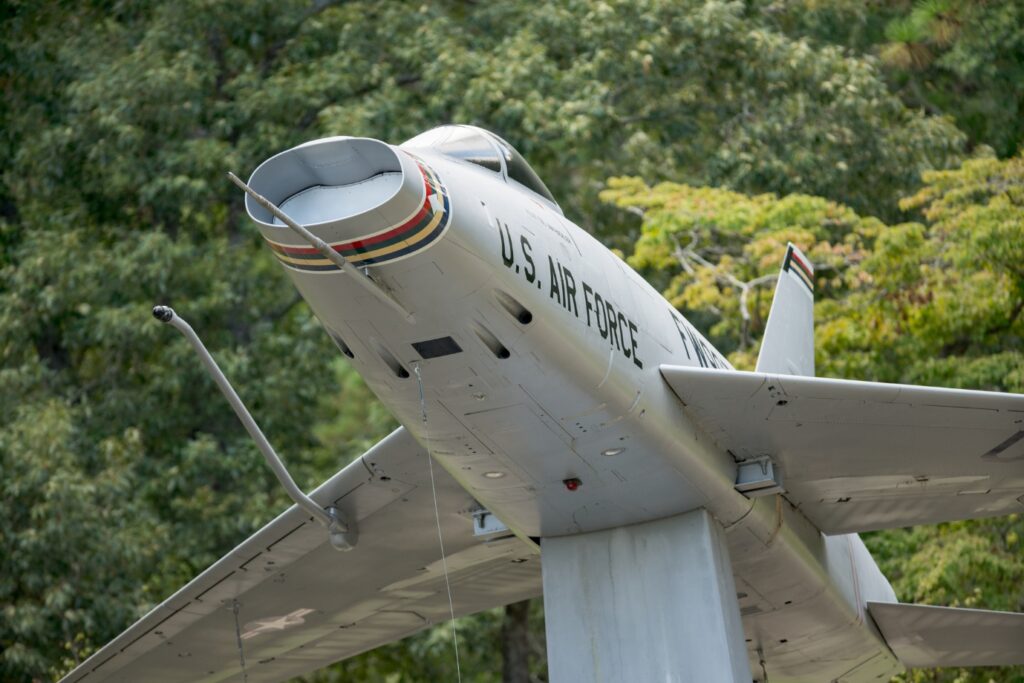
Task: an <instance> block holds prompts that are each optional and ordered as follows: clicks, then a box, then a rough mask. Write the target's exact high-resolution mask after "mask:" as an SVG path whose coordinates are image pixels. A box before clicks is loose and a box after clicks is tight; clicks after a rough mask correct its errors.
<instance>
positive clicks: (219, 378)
mask: <svg viewBox="0 0 1024 683" xmlns="http://www.w3.org/2000/svg"><path fill="white" fill-rule="evenodd" d="M153 317H154V318H156V319H157V320H159V321H161V322H165V323H167V324H169V325H170V326H171V327H173V328H174V329H176V330H178V331H179V332H181V333H182V334H183V335H184V336H185V339H187V340H188V342H189V343H190V344H191V345H192V348H193V349H195V351H196V353H197V354H199V359H200V360H201V361H202V362H203V365H204V366H206V370H207V372H209V374H210V376H211V377H212V378H213V381H214V382H216V384H217V387H218V388H219V389H220V391H221V393H222V394H224V398H226V399H227V400H228V403H230V404H231V407H232V408H233V409H234V411H235V415H237V416H238V419H239V421H241V423H242V426H243V427H245V431H247V432H249V436H251V437H252V440H253V441H255V442H256V447H257V448H259V449H260V453H262V454H263V457H264V458H265V459H266V461H267V464H268V465H270V469H271V470H273V472H274V475H275V476H276V477H277V480H278V481H279V482H281V485H282V486H283V487H284V490H285V492H287V493H288V497H289V498H291V499H292V500H293V501H295V504H296V505H298V506H299V507H301V508H302V509H303V510H305V511H306V512H308V513H309V514H311V515H312V516H313V517H314V518H316V519H317V520H318V521H319V522H320V523H321V524H323V525H324V526H325V527H327V532H328V533H329V534H330V538H331V545H333V546H334V547H335V548H337V549H338V550H351V549H352V548H353V547H354V546H355V543H356V539H357V533H356V529H355V525H354V524H349V523H347V522H346V521H345V520H344V519H342V517H341V514H340V513H339V512H338V510H337V509H335V508H333V507H329V508H323V507H321V506H320V505H319V504H318V503H317V502H316V501H315V500H313V499H312V498H310V497H309V496H307V495H306V494H305V493H303V492H302V490H301V489H300V488H299V487H298V486H297V485H296V484H295V480H294V479H292V475H291V474H290V473H289V472H288V468H286V467H285V466H284V463H283V462H282V461H281V458H280V457H279V456H278V455H277V453H276V452H275V451H274V447H273V446H271V445H270V442H269V441H267V437H266V436H264V434H263V430H261V429H260V427H259V425H258V424H256V420H254V419H253V417H252V415H251V414H250V413H249V410H248V408H246V407H245V404H244V403H242V399H240V398H239V397H238V394H237V393H236V392H235V389H234V387H232V386H231V382H229V381H228V378H227V377H225V376H224V373H223V372H221V369H220V366H218V365H217V361H215V360H214V359H213V356H211V355H210V352H209V351H208V350H207V349H206V346H205V345H204V344H203V341H202V340H201V339H200V338H199V335H197V334H196V333H195V330H193V329H192V326H191V325H189V324H188V323H187V322H186V321H185V319H184V318H181V317H180V316H178V315H177V314H176V313H175V312H174V309H172V308H171V307H170V306H156V307H154V308H153Z"/></svg>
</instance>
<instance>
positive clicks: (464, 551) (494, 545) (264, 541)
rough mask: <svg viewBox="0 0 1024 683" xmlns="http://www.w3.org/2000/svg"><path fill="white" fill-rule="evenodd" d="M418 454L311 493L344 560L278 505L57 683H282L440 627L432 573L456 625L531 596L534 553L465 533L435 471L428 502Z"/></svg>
mask: <svg viewBox="0 0 1024 683" xmlns="http://www.w3.org/2000/svg"><path fill="white" fill-rule="evenodd" d="M427 457H428V456H427V454H426V452H425V451H424V450H423V448H422V447H421V446H420V445H419V444H418V443H417V442H416V441H415V440H414V439H413V438H412V436H411V435H410V434H409V433H408V432H407V431H406V430H405V429H404V428H399V429H398V430H396V431H395V432H394V433H393V434H392V435H391V436H389V437H387V438H386V439H384V440H383V441H381V442H380V443H379V444H377V445H376V446H374V447H373V448H372V449H371V450H370V451H368V452H367V453H366V454H364V455H363V456H362V457H361V458H359V459H358V460H356V461H355V462H353V463H352V464H350V465H349V466H347V467H346V468H345V469H343V470H342V471H341V472H339V473H338V474H336V475H335V476H333V477H331V478H330V479H329V480H328V481H327V482H325V483H324V484H323V485H321V486H320V487H319V488H317V490H316V491H314V492H313V493H312V494H311V497H312V498H313V499H314V500H315V501H316V502H317V503H319V504H321V505H328V504H333V505H335V506H337V507H338V509H339V510H341V511H342V512H343V513H344V515H345V517H346V519H349V520H356V521H357V522H358V524H359V532H360V537H359V543H358V544H357V545H356V547H355V548H354V549H353V550H352V551H350V552H347V553H340V552H338V551H337V550H335V549H334V548H332V547H331V544H330V543H329V542H328V537H327V531H326V529H325V528H324V527H323V526H321V525H320V524H318V523H316V522H314V521H313V519H312V518H311V517H310V515H309V513H307V512H305V511H303V510H300V509H299V508H298V506H292V507H291V508H290V509H288V510H286V511H285V512H283V513H282V514H281V515H280V516H278V517H277V519H275V520H273V521H272V522H270V523H269V524H267V525H266V526H265V527H263V528H262V529H261V530H259V531H257V532H256V533H255V534H253V535H252V536H251V537H250V538H249V539H248V540H246V541H245V542H243V543H242V544H241V545H239V546H238V547H237V548H235V549H234V550H232V551H231V552H230V553H228V554H227V555H225V556H224V557H223V558H221V559H220V560H218V561H217V563H216V564H214V565H213V566H212V567H210V568H209V569H207V570H206V571H204V572H203V573H202V574H200V575H199V576H198V577H196V578H195V579H193V580H192V581H191V582H189V583H188V584H187V585H186V586H185V587H184V588H182V589H181V590H179V591H178V592H177V593H175V594H174V595H172V596H171V597H169V598H168V599H167V600H165V601H164V602H163V603H162V604H160V605H158V606H157V607H155V608H154V609H153V610H152V611H151V612H150V613H149V614H147V615H146V616H144V617H142V619H140V620H139V621H137V622H136V623H135V624H134V625H132V626H130V627H129V628H128V629H127V630H126V631H125V632H124V633H122V634H121V635H120V636H118V637H117V638H115V639H114V640H112V641H111V642H110V643H108V644H107V645H106V646H105V647H103V648H102V649H101V650H99V651H98V652H97V653H96V654H94V655H93V656H92V657H90V658H89V659H88V660H86V661H85V662H84V663H83V664H81V665H80V666H79V667H78V668H76V669H75V670H74V671H72V672H71V673H70V674H68V675H67V676H66V677H65V678H64V679H63V680H62V682H61V683H79V682H81V683H103V682H104V681H108V682H115V681H116V682H117V683H134V682H135V681H147V682H148V683H185V682H186V681H188V682H190V683H195V682H202V683H229V682H230V683H235V682H237V683H242V682H243V681H247V682H248V683H274V682H276V681H286V680H288V679H290V678H293V677H294V676H299V675H302V674H305V673H308V672H310V671H313V670H315V669H318V668H320V667H323V666H326V665H328V664H330V663H331V662H336V661H338V660H341V659H345V658H347V657H351V656H352V655H355V654H358V653H360V652H363V651H365V650H369V649H371V648H374V647H377V646H378V645H383V644H385V643H390V642H394V641H396V640H399V639H400V638H404V637H405V636H407V635H411V634H413V633H416V632H417V631H419V630H421V629H423V628H426V627H427V626H430V625H431V624H436V623H438V622H443V621H446V620H447V619H448V615H449V603H448V601H449V597H448V592H447V590H446V581H445V574H444V569H445V566H446V567H447V572H448V574H449V578H450V580H451V599H452V600H453V605H452V608H453V609H454V611H455V614H456V616H461V615H464V614H472V613H473V612H478V611H480V610H483V609H488V608H490V607H497V606H499V605H505V604H508V603H510V602H516V601H518V600H524V599H526V598H530V597H534V596H537V595H540V593H541V576H540V558H539V557H538V556H537V551H536V549H535V548H534V547H533V546H530V545H528V544H527V543H526V542H524V541H521V540H520V539H518V538H516V537H514V536H511V535H509V534H505V535H504V537H502V536H497V535H495V534H490V535H487V536H477V535H475V534H474V532H473V519H472V517H471V511H472V509H473V507H474V505H475V502H474V500H473V498H472V497H471V496H470V495H469V494H468V493H466V491H465V490H464V489H463V488H462V487H461V486H460V485H459V484H458V483H457V482H456V481H455V480H454V479H453V478H452V477H451V476H450V475H449V474H448V473H447V472H445V471H444V470H443V469H441V468H440V467H435V468H434V470H435V477H436V489H437V498H436V501H435V499H434V497H433V495H432V492H431V483H430V475H429V470H428V466H427ZM435 505H437V509H438V512H439V514H440V517H441V527H442V530H443V533H444V545H445V550H446V552H447V563H446V565H445V563H443V562H442V561H441V559H440V550H439V548H438V537H437V528H436V526H435V518H434V506H435ZM236 610H237V612H236ZM243 660H244V662H245V665H244V666H245V668H244V670H243V668H242V666H243V665H242V661H243Z"/></svg>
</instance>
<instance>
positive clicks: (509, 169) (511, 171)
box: [494, 135, 557, 204]
mask: <svg viewBox="0 0 1024 683" xmlns="http://www.w3.org/2000/svg"><path fill="white" fill-rule="evenodd" d="M494 138H495V140H496V141H497V143H498V146H499V147H500V148H501V151H502V153H503V154H504V156H505V172H506V173H508V177H509V178H511V179H512V180H514V181H516V182H517V183H519V184H520V185H523V186H525V187H528V188H530V189H531V190H533V191H534V192H536V193H537V194H539V195H540V196H541V197H544V198H546V199H549V200H551V202H552V203H554V204H557V202H556V201H555V198H554V197H552V196H551V191H550V190H548V187H547V185H545V184H544V181H543V180H541V179H540V176H538V175H537V174H536V172H534V170H533V169H532V168H531V167H530V164H528V163H526V159H524V158H523V155H522V154H520V153H519V152H518V151H516V148H515V147H513V146H512V145H510V144H508V143H507V142H505V141H504V140H502V139H501V138H499V137H498V136H497V135H495V136H494Z"/></svg>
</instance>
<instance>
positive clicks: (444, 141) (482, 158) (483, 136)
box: [403, 126, 558, 206]
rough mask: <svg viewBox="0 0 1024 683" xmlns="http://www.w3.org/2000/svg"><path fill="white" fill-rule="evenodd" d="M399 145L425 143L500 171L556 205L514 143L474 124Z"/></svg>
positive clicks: (435, 131) (431, 132)
mask: <svg viewBox="0 0 1024 683" xmlns="http://www.w3.org/2000/svg"><path fill="white" fill-rule="evenodd" d="M403 146H408V147H429V148H431V149H434V150H437V151H438V152H441V153H442V154H446V155H448V156H450V157H454V158H456V159H461V160H463V161H468V162H469V163H471V164H476V165H477V166H483V167H484V168H486V169H488V170H490V171H495V172H496V173H501V172H502V171H504V173H505V175H506V177H508V178H511V179H512V180H514V181H516V182H517V183H519V184H520V185H522V186H524V187H526V188H528V189H530V190H533V191H534V192H536V193H537V194H539V195H540V196H541V197H544V198H545V199H547V200H548V201H550V202H551V203H552V204H555V205H556V206H557V205H558V203H557V202H556V201H555V198H554V197H552V196H551V192H550V191H549V190H548V188H547V186H546V185H544V181H542V180H541V179H540V177H539V176H538V175H537V174H536V173H535V172H534V170H533V169H532V168H530V165H529V164H528V163H526V159H524V158H523V155H522V154H520V153H519V152H517V151H516V149H515V147H513V146H512V145H510V144H508V143H507V142H505V141H504V140H502V139H501V138H499V137H498V136H497V135H494V134H493V133H489V132H487V131H485V130H483V129H482V128H477V127H475V126H441V127H440V128H434V129H433V130H428V131H427V132H426V133H421V134H420V135H417V136H416V137H414V138H413V139H411V140H409V141H408V142H406V143H405V144H404V145H403Z"/></svg>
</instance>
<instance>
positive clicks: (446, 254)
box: [249, 138, 901, 681]
mask: <svg viewBox="0 0 1024 683" xmlns="http://www.w3.org/2000/svg"><path fill="white" fill-rule="evenodd" d="M300 156H301V157H302V162H303V166H304V167H308V168H315V169H321V170H320V172H322V173H325V174H328V175H330V174H335V176H332V177H331V178H330V182H311V181H310V179H309V178H305V179H301V184H302V185H303V187H309V186H311V185H316V186H317V187H314V188H313V190H308V191H305V192H300V193H299V194H296V195H291V193H289V191H288V190H287V187H282V185H281V182H280V181H281V178H284V177H286V175H287V174H289V173H293V172H294V168H293V166H294V161H295V159H296V158H297V157H300ZM511 163H513V159H512V157H511V155H508V156H506V157H505V159H504V161H503V162H502V164H501V168H496V169H493V170H492V169H490V168H486V167H483V166H481V165H479V164H478V163H471V162H470V161H465V160H460V159H457V158H453V157H452V156H451V155H449V154H444V153H441V152H439V151H437V149H435V148H434V147H431V146H429V145H425V144H423V141H422V140H421V139H419V138H417V139H414V140H412V141H410V142H409V143H406V144H405V145H403V146H401V147H392V146H389V145H385V144H384V143H382V142H379V141H375V140H366V139H357V138H331V139H327V140H321V141H317V142H314V143H310V144H309V145H305V146H302V147H299V148H296V149H294V150H289V151H288V152H285V153H283V154H281V155H278V156H276V157H273V158H271V159H270V160H268V161H267V162H265V163H264V164H263V165H262V166H261V167H260V168H259V169H257V170H256V172H255V173H254V174H253V178H252V180H251V181H250V184H251V185H252V186H253V187H254V189H256V190H257V191H259V192H261V193H263V194H266V195H267V196H268V198H269V199H270V200H271V201H274V202H276V203H278V204H279V205H281V208H282V209H283V210H284V211H285V212H286V213H288V214H289V215H290V216H291V217H292V218H294V219H295V220H296V221H298V222H299V223H301V224H303V225H304V226H306V227H307V228H309V229H310V230H311V231H312V232H313V233H314V234H315V235H317V236H318V237H320V238H321V239H323V240H325V241H326V242H328V243H329V244H331V245H334V246H335V248H336V250H338V251H339V252H340V253H342V254H343V255H344V256H346V258H347V259H348V260H349V262H350V263H351V264H352V266H351V267H358V268H365V269H366V270H365V272H366V273H367V274H368V275H369V276H370V277H371V278H372V279H373V280H374V281H375V282H377V283H378V284H379V285H380V286H381V287H382V288H383V289H382V291H384V292H386V294H384V295H385V296H390V297H393V298H394V299H395V300H396V301H397V302H398V303H399V304H400V305H401V306H402V307H404V308H405V309H406V310H407V311H409V312H410V313H411V314H412V316H413V317H414V322H410V321H409V320H407V319H406V318H404V317H403V316H402V315H401V314H400V313H399V312H397V311H396V310H395V309H394V308H393V307H390V306H387V305H383V304H382V301H381V298H380V296H375V295H374V294H373V293H372V292H370V291H368V290H367V289H364V288H361V287H358V286H355V285H354V284H353V283H352V281H351V279H350V278H348V277H346V276H344V275H342V274H340V273H339V272H338V270H337V268H336V267H335V266H333V265H332V264H331V263H330V262H329V261H327V260H326V259H324V258H323V257H322V256H321V255H320V254H318V253H317V252H316V251H315V250H314V249H312V248H311V247H310V246H309V244H308V243H306V242H304V241H303V240H302V238H301V237H299V236H298V235H296V234H295V233H294V232H292V231H291V230H290V229H289V228H287V227H285V226H283V225H281V224H279V223H276V222H275V221H274V220H273V219H272V218H271V217H270V216H269V214H265V213H261V211H260V209H258V208H257V207H254V206H253V205H250V207H249V208H250V212H251V213H252V214H253V216H254V218H256V219H257V221H258V222H259V223H260V226H261V230H262V233H263V236H264V237H265V238H266V239H267V240H268V241H269V242H271V246H272V248H273V249H274V252H275V255H276V256H277V257H278V258H279V259H280V260H281V262H282V264H283V265H284V266H285V267H286V270H287V272H288V274H289V276H290V277H291V279H292V281H293V282H294V283H295V285H296V287H298V289H299V291H300V292H301V294H302V296H303V297H304V298H305V299H306V301H307V302H308V303H309V305H310V306H311V307H312V309H313V311H314V312H315V313H316V315H317V317H318V318H319V319H320V321H321V322H322V323H323V325H324V327H325V328H326V330H327V331H328V333H329V334H330V335H331V337H332V338H333V339H334V340H335V342H336V343H337V344H338V346H339V348H340V349H341V350H342V352H343V353H345V354H346V355H347V356H349V357H350V359H351V363H352V364H353V366H354V367H355V368H356V370H357V371H358V372H359V373H360V374H361V375H362V377H363V378H364V379H365V381H366V383H367V384H368V385H369V386H370V388H371V389H372V390H373V391H374V393H375V394H376V395H377V396H378V397H379V398H380V400H381V401H382V402H383V403H384V405H385V406H386V407H387V408H388V409H389V410H391V411H392V412H393V413H394V415H395V416H396V417H397V419H398V420H399V421H400V422H401V423H402V424H403V425H404V426H405V427H406V428H407V429H408V430H409V431H410V432H412V433H413V434H414V435H415V437H416V439H417V440H418V441H419V442H420V443H421V444H423V445H424V446H425V447H427V448H428V449H429V451H430V452H431V453H432V454H433V456H434V458H435V459H436V461H437V462H438V463H440V464H441V465H442V466H443V467H444V468H445V470H447V471H448V472H449V473H450V474H451V475H452V476H453V477H454V478H455V479H456V480H457V481H458V482H459V483H460V484H462V485H463V486H464V487H465V488H466V489H467V490H468V491H469V492H470V493H471V494H472V495H473V497H475V498H476V500H478V501H479V502H480V503H481V504H482V505H483V506H485V507H486V508H487V509H488V510H490V511H491V512H492V513H494V514H495V515H496V516H497V517H498V518H500V519H501V521H502V522H504V523H505V524H506V525H507V526H508V527H509V529H511V530H512V531H513V532H514V533H515V534H517V535H519V536H521V537H523V538H531V539H537V538H541V539H543V538H546V537H556V536H564V535H569V534H579V533H585V532H591V531H598V530H602V529H608V528H613V527H620V526H624V525H629V524H634V523H639V522H644V521H650V520H655V519H660V518H664V517H669V516H672V515H676V514H679V513H683V512H686V511H690V510H695V509H699V508H706V509H707V510H708V511H709V512H710V513H711V514H712V515H713V516H714V517H715V518H716V519H717V520H718V521H719V522H720V523H721V525H722V526H723V528H724V529H725V530H726V535H727V539H728V545H729V552H730V561H731V563H732V567H733V573H734V578H735V583H736V590H737V595H738V597H739V605H740V611H741V615H742V619H743V625H744V631H745V636H746V638H747V647H748V654H749V658H750V661H751V668H752V670H753V671H755V672H758V673H759V672H760V667H759V666H758V661H759V660H760V659H761V658H762V654H763V656H764V657H767V658H768V660H769V661H771V662H772V670H770V671H769V676H770V677H771V679H772V680H794V681H822V680H841V681H869V680H876V679H877V678H886V677H887V676H888V675H890V674H891V673H894V672H897V671H899V670H900V668H901V667H900V665H899V663H898V662H897V660H896V659H895V657H893V655H892V654H891V653H890V651H889V649H888V648H887V646H886V645H885V643H884V641H883V640H882V638H881V637H880V636H879V634H878V632H877V630H876V628H875V626H874V625H873V623H872V622H871V620H870V619H869V618H868V617H867V615H866V611H865V605H866V602H867V601H869V600H871V601H877V602H895V600H896V598H895V595H894V593H893V591H892V589H891V587H890V586H889V584H888V582H887V581H886V579H885V578H884V577H883V576H882V574H881V572H880V571H879V569H878V567H877V566H876V564H875V562H874V561H873V560H872V558H871V557H870V555H869V554H868V552H867V550H866V548H865V547H864V545H863V543H862V542H861V540H860V538H859V537H858V536H856V535H855V534H852V535H841V536H824V535H823V534H822V533H821V532H819V531H818V530H817V529H816V528H815V527H814V526H813V525H812V524H811V523H810V522H808V521H807V520H806V519H805V518H804V517H803V515H802V514H801V513H800V512H799V511H798V510H797V509H795V508H794V507H792V506H791V505H790V504H789V503H788V502H787V501H786V500H785V499H784V498H783V497H781V496H779V495H771V496H765V497H760V498H753V499H752V498H748V497H746V496H744V495H743V494H741V493H739V492H737V491H736V489H735V488H734V485H735V481H736V462H735V459H734V458H733V457H732V456H731V455H730V453H728V452H726V451H724V450H722V449H720V448H719V447H718V446H716V444H715V442H714V441H713V440H712V439H711V438H710V437H709V436H708V435H706V434H705V433H703V432H702V431H701V430H700V429H698V428H697V427H696V426H695V425H694V424H693V422H692V421H691V419H690V418H689V417H688V415H687V414H686V412H685V411H684V410H683V406H682V404H681V402H680V399H679V398H678V397H677V396H676V394H675V393H673V391H672V390H671V389H670V388H669V386H668V385H667V384H666V383H665V381H664V380H663V378H662V376H661V374H660V372H659V366H661V365H662V364H672V365H677V366H680V365H691V366H705V367H715V368H720V369H728V368H730V367H731V366H729V364H728V362H727V361H726V360H725V358H724V357H723V356H722V355H721V354H720V353H719V352H718V351H717V350H715V349H714V347H712V345H711V344H710V343H709V342H708V341H707V340H706V339H704V337H703V336H701V334H700V333H699V332H698V331H697V330H696V329H695V328H694V327H693V326H692V325H691V324H690V323H689V322H688V321H687V320H686V319H685V318H684V317H683V316H681V315H680V314H679V313H678V312H677V311H676V310H675V309H674V308H673V307H672V306H671V305H670V304H669V303H668V302H667V301H666V300H665V299H664V298H663V297H662V296H661V295H660V294H659V293H658V292H657V291H656V290H655V289H653V288H652V287H651V286H650V285H648V284H647V283H646V282H645V281H644V280H643V278H641V277H640V276H639V275H638V274H636V273H635V272H634V271H633V270H632V269H631V268H630V267H629V266H628V265H627V264H626V263H625V262H624V261H623V260H622V259H621V258H619V257H618V256H616V255H615V254H613V253H612V252H611V251H609V250H608V249H607V248H605V247H604V246H603V245H602V244H600V243H599V242H598V241H597V240H595V239H594V238H593V237H591V236H590V235H589V234H588V233H587V232H585V231H584V230H582V229H580V228H579V227H577V226H576V225H574V224H573V223H572V222H571V221H569V220H567V219H566V218H565V217H564V216H563V215H562V212H561V211H560V209H559V208H558V207H557V205H556V204H554V203H553V202H551V201H549V200H548V199H547V198H546V197H544V196H542V195H541V194H538V193H537V192H534V191H531V190H530V189H528V188H527V187H525V186H524V185H522V184H520V183H519V182H517V181H516V180H513V179H511V178H510V177H509V175H510V173H509V165H511ZM296 182H299V181H296ZM328 186H329V187H328ZM275 192H276V193H277V196H274V193H275ZM395 226H397V227H395ZM420 380H421V381H420ZM421 396H422V401H421ZM424 415H425V416H426V419H425V420H424ZM424 514H425V515H426V514H428V511H426V510H425V511H424ZM680 571H685V567H680Z"/></svg>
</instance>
